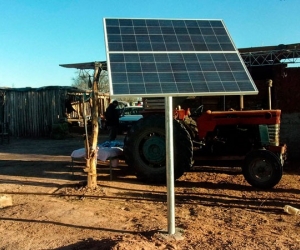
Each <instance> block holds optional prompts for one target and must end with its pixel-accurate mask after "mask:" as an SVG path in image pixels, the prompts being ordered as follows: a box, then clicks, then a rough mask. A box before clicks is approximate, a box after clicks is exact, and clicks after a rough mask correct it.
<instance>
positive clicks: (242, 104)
mask: <svg viewBox="0 0 300 250" xmlns="http://www.w3.org/2000/svg"><path fill="white" fill-rule="evenodd" d="M243 109H244V96H243V95H240V110H243Z"/></svg>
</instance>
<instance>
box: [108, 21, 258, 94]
mask: <svg viewBox="0 0 300 250" xmlns="http://www.w3.org/2000/svg"><path fill="white" fill-rule="evenodd" d="M104 23H105V37H106V44H107V53H108V60H107V61H108V63H109V68H110V80H111V83H112V86H111V87H112V94H113V95H123V94H128V95H139V96H141V95H146V96H147V95H154V94H155V95H164V94H172V95H194V94H195V93H198V92H200V93H201V94H209V93H217V94H229V93H230V94H234V93H235V92H237V93H242V92H245V91H246V92H249V93H256V92H257V89H256V87H255V85H254V83H253V81H252V80H251V78H250V77H249V74H248V73H247V72H246V68H245V66H244V65H243V63H242V61H241V59H240V57H239V56H238V52H237V51H236V49H235V47H234V45H233V44H232V41H231V38H230V36H229V34H228V33H227V30H226V28H225V26H224V24H223V22H222V21H221V20H167V19H104Z"/></svg>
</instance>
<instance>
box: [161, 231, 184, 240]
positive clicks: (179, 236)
mask: <svg viewBox="0 0 300 250" xmlns="http://www.w3.org/2000/svg"><path fill="white" fill-rule="evenodd" d="M158 232H159V233H160V234H161V236H162V237H163V238H164V239H166V240H171V239H175V240H183V239H184V237H183V236H182V233H183V232H184V230H183V229H182V228H175V233H174V234H169V232H168V230H167V229H162V230H159V231H158Z"/></svg>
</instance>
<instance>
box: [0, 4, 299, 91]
mask: <svg viewBox="0 0 300 250" xmlns="http://www.w3.org/2000/svg"><path fill="white" fill-rule="evenodd" d="M299 10H300V0H252V1H251V0H186V1H182V0H181V1H179V0H152V1H145V0H127V1H121V0H109V1H99V0H0V87H15V88H21V87H33V88H35V87H43V86H70V85H71V84H72V80H71V79H72V77H74V73H75V69H66V68H62V67H60V66H59V64H65V63H78V62H91V61H102V60H106V54H105V45H104V32H103V18H104V17H119V18H120V17H124V18H127V17H128V18H174V19H175V18H182V19H223V20H224V22H225V25H226V26H227V28H228V30H229V33H230V34H231V36H232V38H233V41H234V43H235V45H236V47H237V48H245V47H258V46H268V45H278V44H291V43H300V26H299V24H300V15H299Z"/></svg>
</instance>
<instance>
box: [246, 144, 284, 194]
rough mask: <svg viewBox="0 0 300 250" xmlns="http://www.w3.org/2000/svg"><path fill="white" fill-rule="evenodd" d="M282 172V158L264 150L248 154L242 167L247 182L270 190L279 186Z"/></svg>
mask: <svg viewBox="0 0 300 250" xmlns="http://www.w3.org/2000/svg"><path fill="white" fill-rule="evenodd" d="M282 171H283V170H282V164H281V161H280V158H278V156H277V155H275V154H274V153H273V152H271V151H268V150H263V149H261V150H254V151H251V152H250V153H248V154H247V155H246V158H245V160H244V165H243V167H242V172H243V175H244V177H245V179H246V181H247V182H248V183H249V184H250V185H252V186H254V187H256V188H261V189H269V188H272V187H274V186H275V185H276V184H278V182H279V181H280V180H281V177H282Z"/></svg>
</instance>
